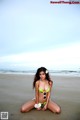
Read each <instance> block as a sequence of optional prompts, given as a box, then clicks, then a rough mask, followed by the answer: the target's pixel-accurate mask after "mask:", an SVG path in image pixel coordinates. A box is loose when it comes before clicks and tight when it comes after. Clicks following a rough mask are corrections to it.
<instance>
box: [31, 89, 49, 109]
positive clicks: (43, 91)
mask: <svg viewBox="0 0 80 120" xmlns="http://www.w3.org/2000/svg"><path fill="white" fill-rule="evenodd" d="M49 91H50V87H48V88H47V90H43V88H41V87H39V92H40V93H43V95H44V99H45V98H46V93H48V92H49ZM34 99H35V98H33V99H32V100H34ZM40 104H41V108H43V107H44V106H45V104H46V102H43V103H40Z"/></svg>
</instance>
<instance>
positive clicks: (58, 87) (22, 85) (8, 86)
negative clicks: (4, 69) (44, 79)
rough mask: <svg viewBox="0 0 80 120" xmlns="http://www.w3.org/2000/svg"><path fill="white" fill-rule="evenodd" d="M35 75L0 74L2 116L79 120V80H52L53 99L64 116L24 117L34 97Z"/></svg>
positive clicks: (38, 114) (37, 114) (34, 112)
mask: <svg viewBox="0 0 80 120" xmlns="http://www.w3.org/2000/svg"><path fill="white" fill-rule="evenodd" d="M33 78H34V76H33V75H22V74H0V112H3V111H4V112H5V111H6V112H9V120H80V77H78V76H74V77H73V76H51V78H52V80H53V88H52V92H51V99H52V100H53V101H54V102H56V103H57V104H58V105H60V106H61V110H62V111H61V114H54V113H52V112H51V111H49V110H46V111H37V110H35V109H33V110H31V111H30V112H28V113H21V112H20V107H21V106H22V104H24V103H25V102H27V101H29V100H31V99H32V98H33V97H34V90H33V89H32V83H33Z"/></svg>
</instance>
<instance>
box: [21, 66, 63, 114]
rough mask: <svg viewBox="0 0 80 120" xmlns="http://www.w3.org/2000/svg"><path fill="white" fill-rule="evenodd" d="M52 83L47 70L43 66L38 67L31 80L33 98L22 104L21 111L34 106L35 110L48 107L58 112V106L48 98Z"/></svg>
mask: <svg viewBox="0 0 80 120" xmlns="http://www.w3.org/2000/svg"><path fill="white" fill-rule="evenodd" d="M52 85H53V82H52V81H51V79H50V76H49V72H48V70H47V69H46V68H45V67H40V68H38V70H37V72H36V74H35V77H34V82H33V88H35V98H34V99H32V100H31V101H29V102H27V103H25V104H24V105H22V107H21V112H28V111H30V110H31V109H33V108H36V109H37V110H46V109H49V110H51V111H52V112H53V113H60V112H61V109H60V107H59V106H58V105H57V104H56V103H54V102H53V101H51V99H50V94H51V88H52Z"/></svg>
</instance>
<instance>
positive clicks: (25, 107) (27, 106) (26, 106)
mask: <svg viewBox="0 0 80 120" xmlns="http://www.w3.org/2000/svg"><path fill="white" fill-rule="evenodd" d="M34 105H35V100H31V101H29V102H27V103H25V104H24V105H22V107H21V109H20V111H21V112H28V111H30V110H31V109H33V108H34Z"/></svg>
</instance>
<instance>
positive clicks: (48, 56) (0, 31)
mask: <svg viewBox="0 0 80 120" xmlns="http://www.w3.org/2000/svg"><path fill="white" fill-rule="evenodd" d="M79 51H80V4H79V5H78V4H77V5H76V4H74V5H73V4H71V5H69V4H50V1H49V0H44V1H43V0H31V1H30V0H0V69H11V70H29V69H37V68H38V67H41V66H44V67H46V68H47V69H51V70H64V69H65V70H66V69H68V70H79V69H80V54H79Z"/></svg>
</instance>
